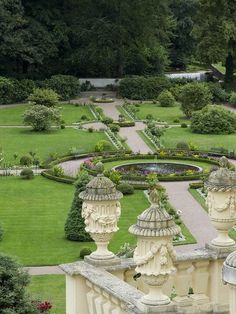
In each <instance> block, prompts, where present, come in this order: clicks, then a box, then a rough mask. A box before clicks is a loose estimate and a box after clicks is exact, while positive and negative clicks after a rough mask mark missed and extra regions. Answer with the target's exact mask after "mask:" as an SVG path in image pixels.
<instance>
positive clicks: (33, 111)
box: [23, 105, 61, 131]
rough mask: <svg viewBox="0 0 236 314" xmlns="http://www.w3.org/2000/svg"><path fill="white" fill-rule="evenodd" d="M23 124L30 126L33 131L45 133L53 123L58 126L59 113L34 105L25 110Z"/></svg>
mask: <svg viewBox="0 0 236 314" xmlns="http://www.w3.org/2000/svg"><path fill="white" fill-rule="evenodd" d="M23 123H24V124H25V125H31V126H32V128H33V130H34V131H46V130H49V129H50V128H51V126H52V124H53V123H54V124H55V125H60V123H61V115H60V111H59V110H58V109H57V108H48V107H46V106H42V105H35V106H32V107H31V108H29V109H28V110H26V112H25V113H24V115H23Z"/></svg>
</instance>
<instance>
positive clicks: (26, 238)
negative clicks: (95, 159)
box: [0, 177, 194, 265]
mask: <svg viewBox="0 0 236 314" xmlns="http://www.w3.org/2000/svg"><path fill="white" fill-rule="evenodd" d="M73 194H74V188H73V186H72V185H67V184H63V183H57V182H54V181H50V180H47V179H45V178H43V177H37V178H35V179H34V180H30V181H27V180H22V179H20V178H16V177H8V178H6V177H0V195H4V197H1V198H0V222H1V224H2V226H3V229H4V230H5V235H4V238H3V241H2V242H0V250H1V253H3V254H7V255H10V256H13V257H15V258H17V259H18V261H19V262H20V263H22V264H23V265H56V264H61V263H67V262H72V261H75V260H78V258H79V251H80V249H81V248H83V247H90V248H91V249H94V244H93V243H79V242H73V241H67V240H66V239H65V238H64V223H65V220H66V217H67V214H68V210H69V208H70V206H71V202H72V199H73ZM121 205H122V214H121V218H120V221H119V227H120V230H119V231H118V232H117V233H116V234H115V235H114V237H113V239H112V241H111V244H110V248H111V249H112V250H113V251H114V252H116V251H117V250H119V248H120V246H121V245H123V244H124V243H125V242H129V243H132V244H133V243H135V237H134V236H133V235H131V234H129V233H128V228H129V226H130V225H131V224H133V223H135V222H136V219H137V216H138V215H139V214H140V213H141V212H142V211H143V210H144V209H146V208H147V207H148V206H149V203H148V200H147V199H146V197H145V195H144V193H143V191H136V192H135V194H133V195H130V196H126V197H124V198H123V199H122V200H121ZM173 205H174V204H173ZM188 240H190V241H192V242H194V240H193V239H192V238H191V237H188Z"/></svg>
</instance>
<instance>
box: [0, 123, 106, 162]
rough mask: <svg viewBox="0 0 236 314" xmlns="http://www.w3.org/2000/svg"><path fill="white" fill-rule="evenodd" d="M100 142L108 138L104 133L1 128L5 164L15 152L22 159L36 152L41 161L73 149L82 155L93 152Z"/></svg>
mask: <svg viewBox="0 0 236 314" xmlns="http://www.w3.org/2000/svg"><path fill="white" fill-rule="evenodd" d="M99 140H108V138H107V136H106V135H105V134H104V133H102V132H93V133H89V132H86V131H82V130H78V129H73V128H66V129H64V130H61V129H54V130H52V131H50V132H33V131H32V130H31V129H29V128H0V147H1V148H2V149H3V151H4V156H5V162H12V161H13V154H14V153H15V152H16V153H17V154H18V156H19V158H20V157H21V156H22V155H25V154H28V152H29V151H35V152H37V156H38V157H39V158H40V159H45V158H47V157H49V155H50V154H52V153H53V154H54V153H57V154H58V155H62V154H66V153H69V151H70V149H71V148H72V147H73V148H76V150H78V152H81V153H84V152H91V151H93V150H94V147H95V145H96V143H97V142H98V141H99ZM18 160H19V159H18Z"/></svg>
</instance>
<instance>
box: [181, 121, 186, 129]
mask: <svg viewBox="0 0 236 314" xmlns="http://www.w3.org/2000/svg"><path fill="white" fill-rule="evenodd" d="M180 127H181V128H187V127H188V125H187V123H184V122H183V123H181V124H180Z"/></svg>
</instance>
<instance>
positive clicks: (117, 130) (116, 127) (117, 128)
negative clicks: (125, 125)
mask: <svg viewBox="0 0 236 314" xmlns="http://www.w3.org/2000/svg"><path fill="white" fill-rule="evenodd" d="M109 128H110V129H111V131H112V132H114V133H118V132H119V130H120V127H119V125H117V124H109Z"/></svg>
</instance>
